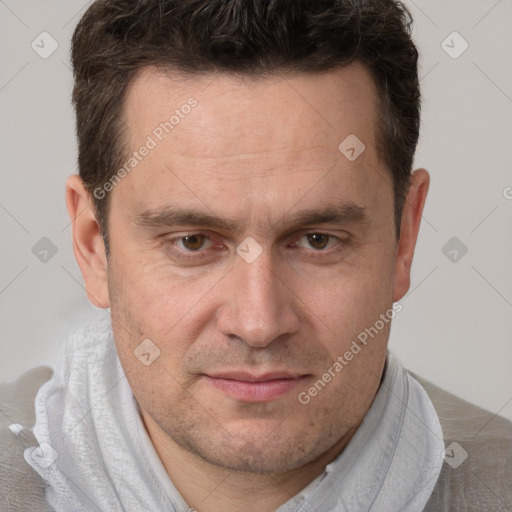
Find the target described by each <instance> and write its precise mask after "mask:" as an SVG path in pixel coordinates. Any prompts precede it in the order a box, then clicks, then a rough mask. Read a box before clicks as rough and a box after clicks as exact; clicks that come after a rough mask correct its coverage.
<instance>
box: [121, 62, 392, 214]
mask: <svg viewBox="0 0 512 512" xmlns="http://www.w3.org/2000/svg"><path fill="white" fill-rule="evenodd" d="M191 105H194V106H193V107H191ZM377 106H378V97H377V92H376V88H375V85H374V82H373V79H372V78H371V75H370V73H369V71H368V70H367V69H366V68H365V67H364V66H363V65H361V64H357V63H355V64H351V65H350V66H347V67H345V68H340V69H337V70H334V71H329V72H323V73H310V74H296V75H294V76H290V75H288V76H287V75H282V76H281V75H275V76H271V77H265V78H259V79H248V78H241V77H238V76H235V75H232V74H226V73H218V74H203V75H190V76H180V75H176V74H172V73H164V72H162V71H157V70H155V69H151V68H147V69H143V70H142V71H141V72H139V73H138V74H137V76H136V77H135V79H134V81H133V82H132V84H131V85H130V86H129V88H128V91H127V95H126V98H125V109H124V121H125V123H126V131H125V133H126V136H127V139H128V140H127V142H128V145H129V147H130V148H131V150H132V151H133V150H136V149H137V148H139V147H141V146H143V145H144V144H145V143H146V141H147V140H148V137H149V138H151V140H152V141H153V142H154V149H152V150H151V151H150V152H149V154H148V155H147V156H146V157H145V158H144V160H143V161H141V162H140V163H138V164H137V170H136V171H135V172H131V174H130V177H129V179H127V180H126V182H127V183H126V184H125V183H123V190H124V192H125V193H127V194H128V195H131V197H132V198H133V199H134V201H136V202H139V203H141V204H142V203H145V204H144V206H145V207H146V208H151V207H157V206H159V204H164V203H165V200H166V198H168V197H169V196H170V195H171V196H172V192H173V191H174V190H176V186H179V187H181V186H182V185H183V184H186V183H189V184H192V183H194V191H195V192H200V193H201V194H205V195H206V197H214V196H215V197H216V196H218V197H216V199H218V200H220V199H221V197H222V195H223V194H225V195H229V191H230V190H232V191H233V193H236V194H238V195H243V196H244V197H246V198H247V199H250V198H251V197H252V194H253V192H254V190H257V187H256V188H255V187H254V184H255V180H259V181H258V185H261V182H262V181H265V180H266V181H268V185H269V187H273V188H274V190H273V191H269V190H266V189H265V190H264V195H265V197H266V198H267V199H269V198H270V197H272V199H273V200H274V202H275V200H276V197H277V196H279V194H280V193H283V194H286V193H288V192H289V194H290V201H292V200H293V197H292V196H293V195H294V194H297V193H299V194H301V193H302V191H301V190H299V189H298V188H297V189H294V190H293V192H292V191H291V189H290V190H289V188H290V187H288V185H289V184H291V181H290V180H293V183H294V184H295V183H297V181H299V182H300V181H304V183H305V187H306V188H307V187H308V186H309V182H310V181H311V180H313V182H314V181H315V180H317V177H316V176H313V175H314V174H315V173H316V174H318V173H325V172H326V171H328V170H329V169H333V168H335V169H336V173H331V175H330V176H329V180H330V182H329V181H325V183H324V185H325V186H326V187H327V188H329V186H331V187H338V188H339V186H341V185H342V188H343V187H345V189H347V190H348V191H351V192H352V193H353V194H352V195H354V193H355V194H356V195H358V196H359V198H361V199H363V200H364V199H369V197H368V189H369V188H371V187H372V186H375V184H376V180H378V181H381V180H382V179H385V180H387V181H388V182H389V179H390V177H389V176H387V173H386V172H385V171H384V170H383V167H382V163H381V162H380V161H379V160H380V159H379V156H378V154H377V150H376V142H375V139H376V133H377V120H378V117H377V112H378V108H377ZM354 135H355V136H356V137H357V138H358V139H359V140H360V141H361V142H362V143H363V144H364V146H365V148H366V149H365V151H364V153H363V155H362V157H361V158H358V159H357V160H356V161H353V162H351V161H349V160H348V159H347V158H346V157H345V156H343V155H342V153H341V152H340V150H339V149H338V146H339V145H340V143H342V141H344V140H345V139H346V138H347V137H349V136H351V137H352V136H354ZM379 169H380V171H379ZM376 171H377V173H376ZM311 176H313V177H312V178H311ZM171 182H174V183H171ZM179 182H181V183H179ZM223 183H227V184H229V186H230V188H225V189H223V190H221V188H220V186H221V185H222V184H223ZM233 184H235V185H236V190H235V188H233V186H232V185H233ZM189 188H190V187H189ZM185 192H186V193H188V192H187V191H185ZM257 193H258V194H260V199H261V200H262V199H263V198H262V190H261V187H260V189H258V192H257ZM116 194H117V192H116Z"/></svg>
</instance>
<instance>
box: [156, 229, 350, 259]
mask: <svg viewBox="0 0 512 512" xmlns="http://www.w3.org/2000/svg"><path fill="white" fill-rule="evenodd" d="M307 235H325V236H327V237H328V242H327V243H328V244H329V243H330V242H331V240H333V239H334V240H335V241H336V243H335V245H334V246H333V247H331V248H328V249H313V248H312V249H309V250H308V249H306V250H307V251H308V252H310V257H311V258H322V257H325V256H327V255H333V254H335V253H337V252H339V251H340V250H341V249H342V248H343V246H344V245H345V244H346V243H347V240H343V239H341V238H340V237H337V236H335V235H331V234H329V233H324V232H322V231H306V232H302V233H300V235H299V237H298V239H297V242H294V243H298V242H299V241H300V240H301V239H302V238H303V237H306V236H307ZM187 236H203V237H205V241H210V242H212V243H215V242H214V241H213V239H212V237H211V236H209V235H207V234H206V233H186V234H183V235H180V236H175V237H169V238H163V240H162V243H163V245H164V246H165V248H166V249H167V250H168V251H170V252H171V253H172V254H173V255H175V256H177V257H178V258H179V259H181V260H185V261H197V260H199V259H201V258H202V257H204V256H206V255H207V252H208V251H209V249H210V248H208V249H203V250H197V251H191V250H176V249H175V244H176V243H178V242H180V241H181V240H183V239H184V238H186V237H187ZM222 247H225V246H224V244H222ZM300 249H301V248H300V247H294V248H293V250H300Z"/></svg>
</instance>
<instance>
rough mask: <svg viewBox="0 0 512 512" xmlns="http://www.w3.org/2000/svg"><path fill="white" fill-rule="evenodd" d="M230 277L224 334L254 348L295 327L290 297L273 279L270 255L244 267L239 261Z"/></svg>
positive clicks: (274, 271) (278, 281) (224, 317)
mask: <svg viewBox="0 0 512 512" xmlns="http://www.w3.org/2000/svg"><path fill="white" fill-rule="evenodd" d="M235 265H236V268H235V269H234V272H233V274H232V284H231V287H232V290H231V291H232V293H230V294H229V297H230V298H229V299H227V301H226V303H225V304H224V307H225V308H226V311H225V312H224V315H222V322H221V325H220V326H219V327H220V328H221V330H222V331H223V333H224V334H226V335H235V336H237V337H239V338H241V339H243V340H244V341H245V342H246V343H248V344H250V345H253V346H260V347H263V346H266V345H268V344H269V343H271V342H272V341H273V340H274V339H275V338H277V337H278V336H280V335H282V334H286V333H288V334H290V333H292V332H294V331H295V330H296V329H297V327H298V318H297V317H296V315H295V312H294V310H293V304H292V303H291V297H290V295H289V294H288V293H286V288H284V289H283V287H284V285H283V284H282V283H281V281H280V279H278V278H277V277H276V269H275V267H274V265H273V263H272V258H271V256H270V255H268V254H266V253H265V252H263V253H262V254H261V255H260V256H259V257H258V258H257V259H256V260H255V261H253V262H252V263H247V262H246V261H244V260H243V259H242V258H239V259H238V261H237V262H236V263H235Z"/></svg>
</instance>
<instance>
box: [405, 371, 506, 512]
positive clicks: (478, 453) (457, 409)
mask: <svg viewBox="0 0 512 512" xmlns="http://www.w3.org/2000/svg"><path fill="white" fill-rule="evenodd" d="M411 375H412V376H413V377H414V378H415V379H416V380H417V381H418V382H419V383H420V384H421V385H422V386H423V388H424V389H425V391H426V392H427V394H428V395H429V397H430V399H431V400H432V403H433V404H434V407H435V409H436V412H437V415H438V416H439V421H440V423H441V427H442V429H443V437H444V442H445V447H446V451H445V457H444V462H443V466H442V469H441V474H440V475H439V478H438V481H437V483H436V486H435V488H434V492H433V493H432V496H431V497H430V500H429V502H428V504H427V507H426V508H425V509H424V512H443V511H450V512H463V511H464V512H482V511H487V510H492V511H493V512H510V511H512V422H511V421H509V420H507V419H506V418H503V417H501V416H498V415H497V414H493V413H491V412H489V411H487V410H485V409H482V408H480V407H477V406H475V405H473V404H471V403H469V402H466V401H465V400H462V399H461V398H459V397H457V396H455V395H453V394H451V393H448V392H447V391H445V390H443V389H441V388H439V387H438V386H435V385H434V384H432V383H430V382H428V381H426V380H424V379H422V378H421V377H418V376H417V375H414V374H412V373H411Z"/></svg>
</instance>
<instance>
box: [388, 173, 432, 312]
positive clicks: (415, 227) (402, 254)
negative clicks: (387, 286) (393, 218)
mask: <svg viewBox="0 0 512 512" xmlns="http://www.w3.org/2000/svg"><path fill="white" fill-rule="evenodd" d="M429 185H430V176H429V174H428V172H427V171H426V170H425V169H418V170H416V171H414V173H413V174H412V180H411V186H410V188H409V193H408V194H407V198H406V201H405V205H404V209H403V212H402V221H401V229H400V240H399V242H398V247H397V252H396V259H395V279H394V286H393V301H394V302H396V301H398V300H400V299H401V298H402V297H403V296H404V295H405V294H406V293H407V291H408V290H409V287H410V284H411V266H412V259H413V256H414V249H415V247H416V241H417V239H418V233H419V230H420V225H421V215H422V213H423V208H424V206H425V201H426V199H427V193H428V189H429Z"/></svg>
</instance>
